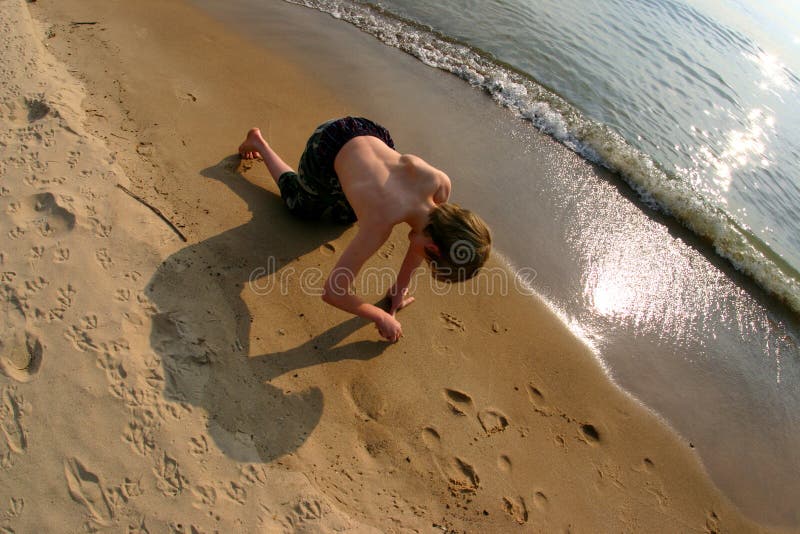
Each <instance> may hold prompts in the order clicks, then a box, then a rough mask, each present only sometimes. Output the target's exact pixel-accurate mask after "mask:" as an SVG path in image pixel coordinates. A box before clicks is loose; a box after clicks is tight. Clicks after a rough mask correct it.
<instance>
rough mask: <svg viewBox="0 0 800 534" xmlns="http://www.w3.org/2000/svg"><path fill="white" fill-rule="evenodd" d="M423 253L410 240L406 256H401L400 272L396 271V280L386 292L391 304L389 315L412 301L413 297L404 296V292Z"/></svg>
mask: <svg viewBox="0 0 800 534" xmlns="http://www.w3.org/2000/svg"><path fill="white" fill-rule="evenodd" d="M423 255H424V252H423V249H422V248H421V247H419V246H417V244H416V243H415V242H414V241H410V242H409V244H408V251H407V252H406V256H405V258H403V264H402V265H401V266H400V272H399V273H397V280H396V281H395V283H394V285H393V286H392V287H391V289H389V293H388V294H387V296H388V297H389V298H390V299H391V306H390V307H389V313H390V314H391V315H394V314H395V312H397V311H398V310H401V309H403V308H405V307H406V306H408V305H409V304H411V303H412V302H414V297H408V298H406V294H407V293H408V286H409V284H410V283H411V277H412V275H413V274H414V271H416V270H417V267H419V265H420V264H421V263H422V260H423V257H424V256H423Z"/></svg>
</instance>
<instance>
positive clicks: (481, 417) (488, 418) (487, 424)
mask: <svg viewBox="0 0 800 534" xmlns="http://www.w3.org/2000/svg"><path fill="white" fill-rule="evenodd" d="M478 421H480V423H481V426H482V427H483V430H484V431H486V433H487V434H489V435H492V434H496V433H497V432H502V431H503V430H505V429H506V428H508V418H507V417H506V416H505V415H503V414H502V413H501V412H499V411H498V410H483V411H481V412H480V413H479V414H478Z"/></svg>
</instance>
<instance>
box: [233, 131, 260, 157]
mask: <svg viewBox="0 0 800 534" xmlns="http://www.w3.org/2000/svg"><path fill="white" fill-rule="evenodd" d="M266 144H267V142H266V141H265V140H264V138H263V137H262V136H261V130H259V129H258V128H251V129H250V131H248V132H247V137H245V139H244V142H243V143H242V144H241V145H239V155H240V156H241V157H242V159H261V154H260V152H261V149H262V148H263V147H265V146H266Z"/></svg>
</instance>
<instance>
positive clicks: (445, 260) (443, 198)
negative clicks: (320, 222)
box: [239, 117, 491, 342]
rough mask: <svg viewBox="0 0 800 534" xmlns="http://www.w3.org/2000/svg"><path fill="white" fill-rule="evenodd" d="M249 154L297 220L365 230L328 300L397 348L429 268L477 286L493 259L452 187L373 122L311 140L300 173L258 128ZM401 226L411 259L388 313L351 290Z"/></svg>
mask: <svg viewBox="0 0 800 534" xmlns="http://www.w3.org/2000/svg"><path fill="white" fill-rule="evenodd" d="M239 154H240V155H241V157H242V158H244V159H253V158H257V157H259V156H260V157H261V159H263V160H264V163H265V164H266V165H267V168H268V169H269V172H270V174H271V175H272V177H273V179H274V180H275V181H276V183H277V184H278V188H279V189H280V191H281V198H282V199H283V201H284V203H285V204H286V206H287V207H288V208H289V210H290V211H291V212H292V213H294V214H295V215H297V216H300V217H303V218H319V217H321V216H322V214H323V212H326V211H329V212H330V217H331V218H332V219H334V220H335V221H337V222H343V223H352V222H355V221H356V220H358V223H359V229H358V233H357V234H356V236H355V237H354V238H353V240H352V241H351V242H350V244H349V245H348V246H347V248H346V249H345V251H344V252H343V253H342V255H341V257H340V258H339V261H338V262H337V263H336V266H335V267H334V268H333V270H332V271H331V273H330V275H329V276H328V278H327V280H326V281H325V287H324V289H323V297H322V299H323V300H324V301H325V302H327V303H328V304H331V305H333V306H336V307H337V308H340V309H342V310H344V311H346V312H349V313H352V314H355V315H358V316H360V317H363V318H365V319H369V320H371V321H373V322H374V323H375V326H376V327H377V328H378V332H380V335H381V336H383V337H384V338H386V339H387V340H389V341H391V342H394V341H397V340H398V339H399V338H400V336H402V334H403V331H402V328H401V326H400V323H399V322H398V321H397V319H396V318H395V314H396V313H397V311H398V310H400V309H402V308H404V307H405V306H408V305H409V304H411V303H412V302H413V301H414V297H407V293H408V286H409V284H410V282H411V276H412V274H413V272H414V271H415V270H416V269H417V267H419V265H420V263H421V262H422V260H423V259H425V260H427V261H428V263H429V265H430V267H431V270H432V274H433V276H434V277H436V278H437V279H439V280H445V281H449V282H453V281H463V280H467V279H469V278H471V277H472V276H474V275H475V272H476V271H477V270H478V269H479V268H480V267H481V266H482V265H483V264H484V262H485V261H486V259H487V258H488V257H489V251H490V249H491V235H490V233H489V229H488V228H487V226H486V224H485V223H484V222H483V220H482V219H481V218H480V217H478V216H477V215H475V214H473V213H471V212H470V211H468V210H465V209H462V208H460V207H458V206H456V205H454V204H449V203H447V199H448V198H449V196H450V178H448V177H447V175H446V174H445V173H443V172H442V171H440V170H438V169H435V168H434V167H432V166H431V165H429V164H428V163H426V162H425V161H423V160H422V159H420V158H418V157H416V156H412V155H410V154H400V153H399V152H397V151H396V150H394V142H393V141H392V138H391V136H390V135H389V132H388V131H386V129H385V128H383V127H381V126H379V125H377V124H375V123H374V122H372V121H370V120H368V119H364V118H360V117H345V118H343V119H338V120H332V121H328V122H326V123H324V124H322V125H321V126H319V127H318V128H317V129H316V130H315V131H314V133H313V135H312V136H311V138H310V139H309V140H308V144H307V145H306V149H305V152H304V153H303V156H302V157H301V158H300V165H299V167H298V172H297V173H295V172H294V171H293V170H292V169H291V168H290V167H289V166H288V165H287V164H286V163H284V162H283V160H281V158H280V157H279V156H278V155H277V154H276V153H275V152H274V151H273V150H272V149H271V148H270V146H269V145H268V144H267V142H266V141H265V140H264V138H263V137H262V136H261V132H260V131H259V130H258V128H253V129H251V130H250V131H249V132H247V137H246V138H245V140H244V142H243V143H242V144H241V146H239ZM400 223H406V224H408V225H409V226H410V227H411V231H410V232H409V233H408V241H409V244H408V251H407V252H406V255H405V258H404V259H403V264H402V266H401V268H400V272H399V273H398V275H397V280H396V282H395V284H394V285H393V286H392V288H391V289H390V290H389V293H388V296H389V297H390V299H391V305H390V307H389V311H388V312H386V311H384V310H382V309H380V308H378V307H377V306H373V305H372V304H369V303H367V302H364V301H363V300H361V299H360V298H359V297H358V296H356V295H355V294H354V293H353V292H352V291H351V287H352V284H353V280H354V279H355V276H356V274H358V272H359V270H360V269H361V267H362V266H363V265H364V262H365V261H367V259H368V258H370V257H371V256H372V255H373V254H375V252H377V250H378V249H379V248H380V246H381V245H382V244H383V243H384V242H385V241H386V240H387V239H388V238H389V234H390V233H391V231H392V228H394V226H395V225H397V224H400Z"/></svg>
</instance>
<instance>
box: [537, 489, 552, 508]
mask: <svg viewBox="0 0 800 534" xmlns="http://www.w3.org/2000/svg"><path fill="white" fill-rule="evenodd" d="M549 502H550V501H549V499H548V498H547V495H545V494H544V493H543V492H541V491H537V492H536V493H534V495H533V504H534V505H535V506H536V508H538V509H539V510H544V509H546V508H547V505H548V504H549Z"/></svg>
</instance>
